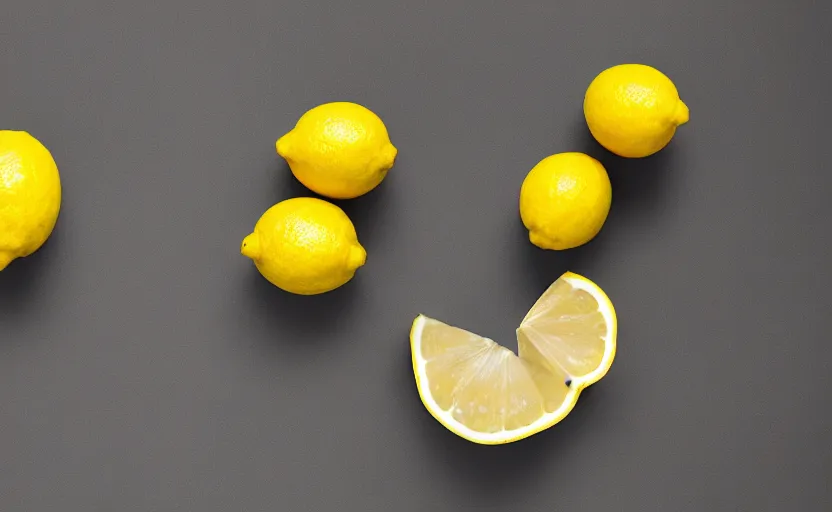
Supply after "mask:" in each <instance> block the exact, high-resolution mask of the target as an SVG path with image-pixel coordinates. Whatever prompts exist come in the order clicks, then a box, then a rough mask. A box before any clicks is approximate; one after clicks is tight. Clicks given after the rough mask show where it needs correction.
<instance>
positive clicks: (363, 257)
mask: <svg viewBox="0 0 832 512" xmlns="http://www.w3.org/2000/svg"><path fill="white" fill-rule="evenodd" d="M366 262H367V251H365V250H364V248H363V247H361V245H360V244H355V245H353V246H352V247H351V248H350V255H349V261H348V263H347V264H348V266H349V268H350V269H352V270H354V269H357V268H358V267H361V266H362V265H364V263H366Z"/></svg>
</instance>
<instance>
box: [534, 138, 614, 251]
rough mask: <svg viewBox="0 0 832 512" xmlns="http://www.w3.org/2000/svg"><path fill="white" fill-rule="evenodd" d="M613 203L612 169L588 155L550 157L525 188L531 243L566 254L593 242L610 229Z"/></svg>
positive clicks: (541, 162)
mask: <svg viewBox="0 0 832 512" xmlns="http://www.w3.org/2000/svg"><path fill="white" fill-rule="evenodd" d="M611 204H612V186H611V184H610V178H609V176H608V175H607V171H606V169H604V166H603V165H601V162H599V161H598V160H596V159H594V158H592V157H591V156H589V155H585V154H583V153H559V154H557V155H552V156H549V157H546V158H544V159H543V160H541V161H540V162H539V163H538V164H537V165H535V166H534V168H533V169H532V170H531V171H529V174H528V175H526V178H525V179H524V180H523V185H522V187H521V188H520V218H521V219H522V220H523V224H524V225H525V226H526V228H527V229H528V230H529V240H530V241H531V242H532V243H533V244H534V245H536V246H538V247H540V248H542V249H551V250H565V249H571V248H574V247H578V246H580V245H583V244H585V243H587V242H589V241H590V240H592V239H593V238H594V237H595V236H596V235H597V234H598V233H599V232H600V231H601V228H602V227H603V226H604V222H606V220H607V215H608V214H609V212H610V206H611Z"/></svg>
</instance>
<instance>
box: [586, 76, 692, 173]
mask: <svg viewBox="0 0 832 512" xmlns="http://www.w3.org/2000/svg"><path fill="white" fill-rule="evenodd" d="M584 116H585V117H586V123H587V125H589V131H590V132H592V136H593V137H595V140H597V141H598V143H599V144H601V145H602V146H604V147H605V148H607V149H608V150H610V151H612V152H613V153H615V154H616V155H619V156H623V157H627V158H640V157H645V156H649V155H652V154H653V153H656V152H657V151H659V150H660V149H662V148H663V147H665V146H666V145H667V144H668V143H669V142H670V139H672V138H673V134H675V133H676V127H678V126H681V125H683V124H685V123H687V122H688V119H689V116H690V114H689V112H688V107H687V105H685V104H684V102H683V101H682V100H680V99H679V92H678V91H677V90H676V86H675V85H673V82H671V81H670V79H669V78H668V77H666V76H665V75H664V74H663V73H662V72H661V71H659V70H657V69H655V68H652V67H650V66H645V65H643V64H621V65H618V66H613V67H611V68H609V69H607V70H605V71H603V72H601V74H600V75H598V76H597V77H595V79H594V80H593V81H592V83H591V84H589V88H588V89H587V91H586V96H585V98H584Z"/></svg>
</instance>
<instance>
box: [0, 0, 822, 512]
mask: <svg viewBox="0 0 832 512" xmlns="http://www.w3.org/2000/svg"><path fill="white" fill-rule="evenodd" d="M112 3H115V2H112ZM120 3H121V4H123V5H121V6H120V7H112V6H105V2H94V1H90V0H85V1H75V2H58V1H51V2H45V1H28V2H14V3H11V4H8V3H7V4H5V5H4V7H3V9H2V25H0V66H1V68H0V71H1V72H2V73H0V125H2V126H3V127H5V128H15V129H25V130H28V131H30V132H31V133H33V134H34V135H35V136H36V137H38V138H40V139H41V140H42V141H43V142H44V143H45V144H46V145H47V146H48V147H49V148H50V149H51V150H52V152H53V154H54V156H55V158H56V160H57V162H58V164H59V167H60V170H61V173H62V177H63V181H64V194H65V195H64V207H63V210H62V213H61V217H60V220H59V224H58V227H57V229H56V232H55V234H54V238H53V239H52V240H51V241H50V242H49V243H48V244H47V246H45V247H44V249H43V250H42V251H41V252H40V253H38V254H37V255H36V256H33V257H31V258H29V259H28V260H27V261H23V262H17V263H14V264H13V265H12V266H11V267H9V269H8V270H7V271H4V272H3V273H2V275H0V510H3V511H9V512H12V511H15V512H16V511H48V510H73V511H74V510H78V511H110V510H119V511H121V512H128V511H151V510H153V511H155V510H160V511H161V510H177V511H179V510H194V511H201V512H209V511H231V510H235V511H236V510H245V511H255V510H258V511H259V510H263V511H265V510H292V511H305V510H356V511H385V512H388V511H402V512H410V511H423V510H431V511H436V512H445V511H448V512H450V511H458V510H478V511H490V510H493V511H505V510H628V511H629V510H633V511H647V510H663V511H691V512H693V511H696V512H699V511H703V510H725V511H729V510H730V511H746V510H747V511H755V512H758V511H769V510H771V511H775V510H777V511H779V510H801V511H828V510H830V509H832V490H831V489H830V486H829V478H830V473H832V399H830V387H831V386H832V372H830V371H829V368H830V359H832V344H830V339H829V336H828V334H827V331H826V330H825V328H826V322H825V320H826V319H828V311H829V309H830V305H832V303H831V302H830V292H829V290H830V285H832V282H830V273H829V271H830V267H829V262H830V258H831V257H832V254H830V252H832V251H830V249H832V244H830V230H829V221H830V217H831V215H832V203H830V202H829V200H828V196H829V191H830V186H832V181H830V172H831V171H830V168H829V162H830V161H832V153H831V152H830V144H829V137H830V135H832V134H830V130H829V125H828V120H829V119H830V117H832V109H831V108H830V101H829V93H830V90H832V81H830V60H829V57H828V50H829V47H830V44H832V36H830V32H829V30H828V23H826V22H828V21H829V20H830V19H832V18H830V7H828V6H821V3H820V2H809V1H808V0H798V1H795V2H792V3H790V4H788V5H787V4H786V3H784V2H782V1H774V0H769V1H762V2H733V3H726V2H721V1H717V0H708V1H701V2H690V1H687V0H664V1H651V0H638V1H630V2H621V3H615V2H571V3H568V4H567V3H565V2H550V1H546V2H544V1H537V2H530V1H518V2H504V3H500V2H485V3H483V2H475V1H473V0H471V1H466V2H461V1H460V2H452V3H453V4H454V6H451V7H448V6H446V7H442V6H440V2H431V4H432V6H430V7H428V6H427V4H426V3H424V2H413V1H410V2H390V1H384V2H382V1H367V0H365V1H360V2H343V3H336V2H331V3H330V5H326V3H325V2H313V1H310V2H300V1H298V2H286V1H275V0H268V1H267V0H253V1H245V2H230V1H229V2H219V1H202V2H197V1H194V0H191V1H184V0H180V1H165V2H163V1H150V2H120ZM343 4H349V5H348V6H347V5H343ZM555 4H560V5H555ZM729 4H730V5H729ZM810 4H815V6H814V7H811V8H810V7H809V5H810ZM824 48H825V50H824ZM628 61H640V62H645V63H648V64H651V65H654V66H656V67H658V68H659V69H661V70H663V71H664V72H666V73H667V74H668V75H670V76H671V77H672V79H673V80H674V81H675V83H676V84H677V86H678V88H679V89H680V91H681V93H682V97H683V99H684V100H685V101H686V102H687V104H688V105H689V106H690V110H691V122H690V123H689V124H688V125H687V126H684V127H682V128H681V129H680V131H679V133H678V135H677V137H676V140H674V141H673V142H672V144H671V145H670V146H669V147H668V148H667V149H666V150H665V151H663V152H662V153H661V154H659V155H658V156H656V157H653V158H650V159H647V160H642V161H626V162H625V161H622V160H620V159H617V158H614V157H611V156H610V155H609V154H606V153H605V152H604V151H603V150H601V149H600V148H599V147H598V146H597V145H596V144H594V143H593V142H592V141H591V140H590V138H589V136H588V133H587V130H586V127H585V125H584V123H583V117H582V113H581V103H582V98H583V92H584V90H585V88H586V86H587V85H588V84H589V82H590V80H591V79H592V78H593V77H594V76H595V74H596V73H598V72H600V71H601V70H602V69H604V68H606V67H608V66H610V65H613V64H617V63H620V62H628ZM333 100H352V101H357V102H360V103H363V104H365V105H367V106H368V107H370V108H371V109H373V110H375V111H376V112H378V113H379V115H380V116H381V117H382V118H383V119H384V121H385V122H386V123H387V126H388V128H389V130H390V133H391V136H392V138H393V142H394V143H395V144H396V145H397V146H398V148H399V150H400V158H399V160H398V162H397V165H396V166H395V167H394V168H393V170H392V171H391V173H390V175H389V177H388V179H387V180H386V181H385V182H384V184H383V185H382V186H381V187H380V188H379V189H377V190H376V191H374V192H372V193H371V194H369V195H367V196H365V197H364V198H361V199H358V200H354V201H351V202H346V203H340V204H342V205H343V206H344V207H345V209H346V210H347V212H348V213H349V214H350V215H351V216H352V218H353V219H354V221H355V223H356V225H357V228H358V233H359V237H360V240H361V241H362V243H363V244H364V245H365V246H366V248H367V250H368V252H369V260H368V263H367V265H366V266H365V267H364V268H362V269H361V270H360V272H359V274H358V275H357V277H356V279H355V281H353V282H352V283H351V284H349V285H348V286H346V287H344V288H342V289H340V290H338V291H337V292H334V293H332V294H329V295H325V296H320V297H316V298H302V297H293V296H289V295H286V294H284V293H281V292H280V291H279V290H277V289H275V288H272V287H270V285H268V284H267V283H266V282H265V281H264V280H263V279H262V278H261V277H260V276H259V275H258V274H257V273H256V271H255V269H254V268H253V266H252V265H251V263H250V262H249V261H248V260H246V259H245V258H243V257H242V256H240V255H239V253H238V250H239V244H240V241H241V240H242V238H243V236H244V235H246V234H247V233H248V232H249V231H250V229H251V228H252V227H253V225H254V222H255V221H256V220H257V218H258V217H259V216H260V214H261V213H262V212H263V211H265V210H266V208H267V207H269V206H270V205H272V204H273V203H275V202H277V201H279V200H281V199H285V198H288V197H291V196H293V195H298V194H306V191H305V190H304V189H303V188H302V187H300V186H299V185H297V184H296V183H295V182H293V180H292V179H291V177H290V174H289V172H288V170H287V168H286V166H285V164H284V163H283V162H281V161H280V159H279V158H278V157H277V155H276V154H275V151H274V147H273V144H274V141H275V140H276V139H277V138H278V137H279V136H280V135H282V134H283V133H284V132H285V131H287V130H288V129H290V128H291V127H292V125H293V124H294V122H295V121H296V119H297V117H298V116H299V115H300V114H301V113H303V112H304V111H305V110H306V109H308V108H310V107H312V106H314V105H316V104H318V103H322V102H327V101H333ZM568 150H583V151H587V152H589V153H590V154H592V155H595V156H596V157H599V158H600V159H601V160H602V161H603V162H604V163H605V165H606V166H607V168H608V170H609V173H610V175H611V178H612V181H613V185H614V192H613V207H612V211H611V214H610V217H609V220H608V222H607V224H606V226H605V228H604V229H603V231H602V233H601V234H600V236H599V237H598V238H597V239H596V240H595V241H594V242H592V243H591V244H590V245H588V246H586V247H584V248H581V249H577V250H573V251H569V252H566V253H553V252H543V251H540V250H537V249H535V248H534V247H532V246H531V245H530V244H529V243H528V242H527V241H526V239H525V233H524V232H523V229H522V226H521V223H520V220H519V216H518V213H517V197H518V192H519V187H520V183H521V181H522V179H523V177H524V176H525V174H526V172H527V171H528V170H529V169H530V168H531V167H532V166H533V165H534V164H535V163H537V162H538V161H539V160H540V159H542V158H543V157H545V156H547V155H549V154H552V153H555V152H560V151H568ZM567 269H569V270H573V271H575V272H579V273H582V274H585V275H587V276H588V277H590V278H592V279H594V280H595V281H597V282H598V283H599V284H600V285H601V286H602V287H603V288H604V289H605V290H606V291H607V292H608V293H609V295H610V296H611V298H612V299H613V301H614V303H615V305H616V307H617V311H618V314H619V319H620V326H619V327H620V336H619V347H620V349H619V354H618V356H617V359H616V361H615V363H614V365H613V367H612V370H611V372H610V373H609V375H608V376H607V377H606V378H605V380H604V381H602V382H601V383H600V384H598V385H597V386H595V387H594V388H592V389H591V390H590V391H588V392H587V393H586V394H585V396H584V397H583V398H582V399H581V402H580V404H579V406H578V408H577V409H576V410H575V411H574V412H573V413H572V414H571V415H570V416H569V417H568V418H567V419H566V420H565V421H564V422H563V423H561V424H560V425H559V426H557V427H555V428H553V429H551V430H550V431H547V432H545V433H543V434H540V435H537V436H534V437H533V438H531V439H528V440H526V441H523V442H521V443H518V444H513V445H509V446H502V447H479V446H475V445H472V444H468V443H466V442H465V441H462V440H461V439H458V438H456V437H455V436H453V435H452V434H450V433H449V432H447V431H446V430H445V429H444V428H442V427H441V426H440V425H439V424H437V423H436V422H435V421H434V420H433V419H432V418H431V417H430V416H429V415H428V414H427V412H426V411H425V410H424V408H423V407H422V405H421V403H420V402H419V399H418V397H417V394H416V390H415V388H414V384H413V378H412V375H411V370H410V367H409V348H408V342H407V333H408V329H409V326H410V322H411V321H412V319H413V317H414V316H415V315H416V314H417V313H419V312H424V313H426V314H428V315H431V316H435V317H438V318H441V319H445V320H447V321H451V322H454V323H456V324H458V325H460V326H462V327H467V328H472V329H475V330H477V331H479V332H480V333H482V334H484V335H489V336H492V337H494V338H496V339H499V340H504V341H505V342H506V343H507V344H508V345H509V346H512V347H514V346H515V341H514V339H513V329H514V328H515V327H516V324H517V322H518V321H519V319H520V318H521V317H522V315H523V314H524V313H525V311H526V309H527V308H528V307H529V306H530V305H531V303H532V302H533V301H534V299H535V298H536V297H537V296H538V295H539V294H540V293H541V292H542V291H543V289H544V288H545V287H546V285H547V284H549V283H550V282H551V281H552V280H554V279H555V278H556V277H557V276H558V275H559V274H560V273H561V272H563V271H565V270H567Z"/></svg>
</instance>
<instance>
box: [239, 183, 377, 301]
mask: <svg viewBox="0 0 832 512" xmlns="http://www.w3.org/2000/svg"><path fill="white" fill-rule="evenodd" d="M240 252H242V253H243V255H245V256H248V257H249V258H251V259H252V260H253V261H254V264H255V265H256V266H257V270H259V271H260V273H261V274H262V275H263V277H265V278H266V279H268V280H269V281H270V282H271V283H272V284H274V285H275V286H277V287H278V288H281V289H283V290H285V291H287V292H291V293H297V294H300V295H315V294H318V293H324V292H328V291H330V290H334V289H335V288H338V287H339V286H341V285H343V284H344V283H346V282H347V281H349V280H350V279H352V277H353V275H355V271H356V269H357V268H358V267H360V266H362V265H363V264H364V262H365V260H366V259H367V253H366V252H365V251H364V248H363V247H362V246H361V244H359V243H358V237H357V236H356V233H355V227H354V226H353V224H352V221H350V219H349V217H347V214H346V213H344V210H342V209H341V208H338V207H337V206H335V205H334V204H331V203H328V202H326V201H323V200H321V199H315V198H311V197H296V198H294V199H287V200H286V201H282V202H280V203H277V204H276V205H274V206H272V207H271V208H269V209H268V210H266V213H264V214H263V216H262V217H260V220H259V221H257V224H256V225H255V226H254V232H253V233H251V234H250V235H248V236H247V237H246V238H245V239H244V240H243V244H242V247H241V249H240Z"/></svg>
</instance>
